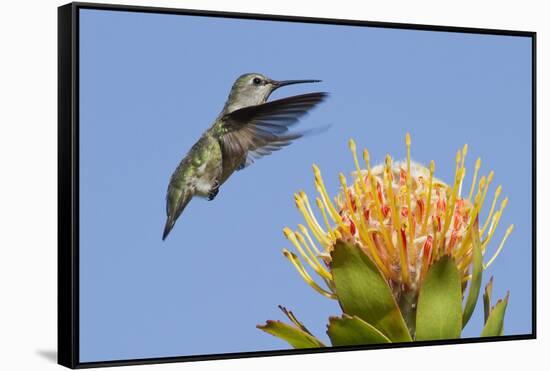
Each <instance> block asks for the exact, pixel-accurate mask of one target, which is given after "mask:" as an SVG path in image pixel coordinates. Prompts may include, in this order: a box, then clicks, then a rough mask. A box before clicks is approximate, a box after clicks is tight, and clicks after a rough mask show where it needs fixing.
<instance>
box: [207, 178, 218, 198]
mask: <svg viewBox="0 0 550 371" xmlns="http://www.w3.org/2000/svg"><path fill="white" fill-rule="evenodd" d="M219 191H220V183H218V182H215V183H214V185H213V186H212V189H210V192H208V201H212V200H213V199H215V198H216V196H217V194H218V192H219Z"/></svg>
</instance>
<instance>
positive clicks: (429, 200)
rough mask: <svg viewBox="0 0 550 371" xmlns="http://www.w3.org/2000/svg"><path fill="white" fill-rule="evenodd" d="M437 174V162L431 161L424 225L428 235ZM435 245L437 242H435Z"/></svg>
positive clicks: (423, 228)
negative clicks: (435, 175)
mask: <svg viewBox="0 0 550 371" xmlns="http://www.w3.org/2000/svg"><path fill="white" fill-rule="evenodd" d="M434 172H435V162H434V160H432V161H430V179H429V180H428V195H427V196H426V215H425V217H424V224H423V225H422V234H425V233H426V229H427V227H428V217H429V216H430V211H431V208H432V188H433V177H434ZM434 244H435V241H434Z"/></svg>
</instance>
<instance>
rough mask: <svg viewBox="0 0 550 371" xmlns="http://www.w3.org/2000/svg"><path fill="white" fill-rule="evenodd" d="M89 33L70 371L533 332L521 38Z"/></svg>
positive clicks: (291, 25) (528, 138)
mask: <svg viewBox="0 0 550 371" xmlns="http://www.w3.org/2000/svg"><path fill="white" fill-rule="evenodd" d="M78 12H79V14H78V17H79V22H78V32H79V44H78V58H79V75H78V79H79V85H78V86H79V90H78V94H79V102H78V104H79V116H78V120H79V137H78V140H79V164H78V166H79V215H78V223H79V241H78V244H79V256H78V259H79V260H78V266H79V276H78V285H79V286H78V290H79V291H78V292H79V297H78V303H79V306H78V308H79V312H78V315H79V317H78V318H79V320H78V351H79V353H78V354H79V359H78V362H80V363H93V362H109V361H129V360H140V359H151V358H155V359H162V358H167V357H187V356H208V355H232V354H233V355H238V354H246V353H250V352H259V353H258V354H262V353H261V352H274V351H283V350H291V349H310V350H319V349H327V348H331V349H346V348H347V349H349V347H358V348H361V347H363V346H366V347H368V346H377V347H379V346H392V345H393V344H414V343H422V342H424V343H426V344H429V342H430V341H455V340H457V339H466V340H468V339H470V340H471V339H480V338H495V339H498V338H500V337H503V338H506V337H513V336H519V335H530V334H532V333H533V321H534V318H533V315H532V313H533V305H532V303H533V297H532V292H533V290H532V289H533V285H534V282H533V275H532V273H533V271H532V267H533V243H534V241H533V196H534V195H533V193H532V190H533V181H532V180H533V171H534V170H533V157H532V156H533V153H532V148H533V141H532V140H533V127H532V122H533V114H534V113H533V106H532V98H533V97H532V91H533V80H532V73H533V70H532V66H533V61H532V52H533V50H532V48H533V43H532V39H531V38H530V37H526V36H521V35H519V36H517V35H506V34H498V33H494V34H492V33H476V32H458V31H443V30H421V29H407V28H403V27H397V28H396V27H389V26H384V27H377V26H376V25H370V26H367V25H343V24H330V23H315V22H307V23H306V22H289V21H281V20H265V19H262V20H260V19H244V18H243V19H241V18H238V17H219V16H208V15H196V14H195V15H191V14H187V15H185V14H170V13H167V12H162V13H161V12H158V13H157V12H154V11H153V12H151V11H149V12H142V11H135V10H133V11H130V10H128V11H126V10H121V9H116V10H115V9H94V8H85V7H84V8H81V9H79V10H78ZM265 354H267V353H265Z"/></svg>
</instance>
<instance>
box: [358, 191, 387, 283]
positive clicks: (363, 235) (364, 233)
mask: <svg viewBox="0 0 550 371" xmlns="http://www.w3.org/2000/svg"><path fill="white" fill-rule="evenodd" d="M355 187H356V188H359V186H358V185H357V183H355ZM354 200H355V206H356V207H357V210H363V205H362V204H361V199H360V198H359V197H358V196H357V190H356V194H355V197H354ZM354 223H356V227H357V231H358V233H359V238H360V239H361V242H363V243H364V244H366V245H367V248H368V251H369V252H370V254H371V256H372V257H373V259H374V261H375V263H376V265H377V266H378V267H379V268H380V270H381V271H382V273H384V275H385V276H386V277H390V272H389V270H388V268H387V267H386V265H385V264H384V262H382V259H381V258H380V256H379V255H378V252H377V251H376V246H374V241H373V240H372V235H371V234H370V233H369V231H368V228H367V225H366V221H365V218H363V216H362V215H359V217H358V218H357V222H355V221H354Z"/></svg>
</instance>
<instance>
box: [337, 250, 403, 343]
mask: <svg viewBox="0 0 550 371" xmlns="http://www.w3.org/2000/svg"><path fill="white" fill-rule="evenodd" d="M331 256H332V274H333V279H334V285H335V288H336V295H337V296H338V301H339V302H340V306H341V307H342V309H343V311H344V313H346V314H348V315H350V316H354V315H355V316H357V317H359V318H361V319H362V320H364V321H365V322H367V323H369V324H371V325H372V326H374V327H375V328H377V329H378V330H380V331H381V332H382V333H383V334H384V335H385V336H387V337H388V338H389V339H390V340H391V341H393V342H403V341H412V339H411V335H410V334H409V330H408V329H407V326H406V324H405V320H404V319H403V316H402V315H401V312H400V311H399V308H398V306H397V304H396V302H395V299H394V297H393V294H392V291H391V289H390V287H389V286H388V284H387V282H386V280H385V278H384V277H383V276H382V274H381V273H380V271H379V270H378V268H377V267H376V265H375V264H374V263H373V262H372V261H371V260H370V258H369V257H368V256H367V255H366V254H365V253H364V252H363V251H362V250H361V248H360V247H358V246H356V245H352V244H348V243H346V242H343V241H337V242H336V244H335V246H334V249H333V250H332V253H331Z"/></svg>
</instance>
